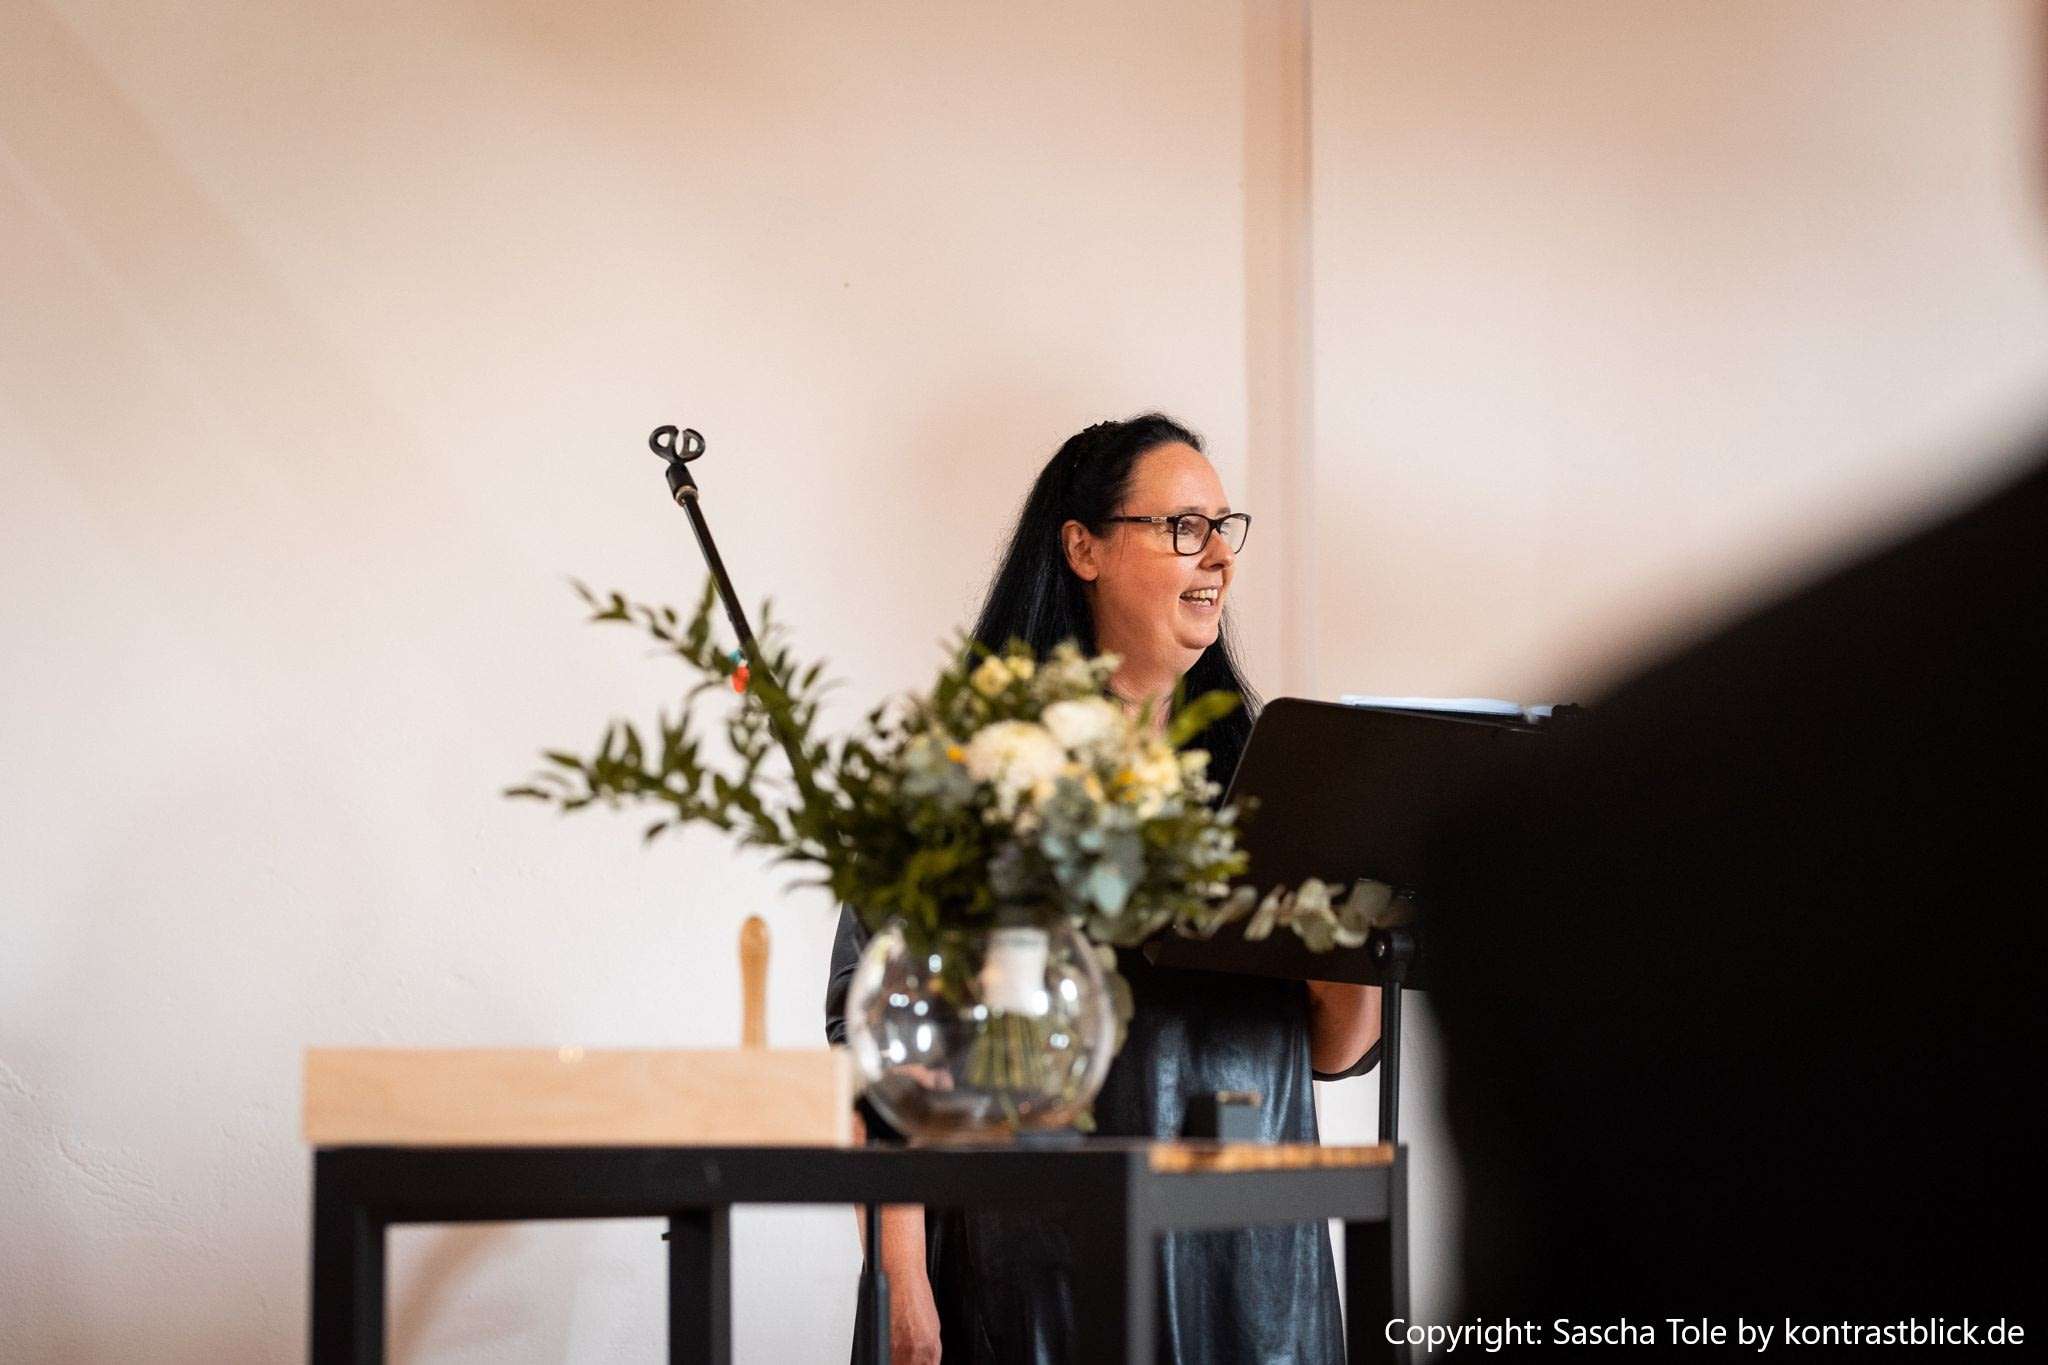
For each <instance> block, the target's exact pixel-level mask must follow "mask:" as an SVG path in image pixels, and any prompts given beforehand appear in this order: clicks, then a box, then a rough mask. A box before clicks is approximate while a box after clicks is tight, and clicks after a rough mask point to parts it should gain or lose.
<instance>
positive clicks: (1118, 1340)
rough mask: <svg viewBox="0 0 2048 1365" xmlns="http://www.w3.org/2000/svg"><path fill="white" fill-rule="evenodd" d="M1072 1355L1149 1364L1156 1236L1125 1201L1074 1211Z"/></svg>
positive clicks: (1118, 1364)
mask: <svg viewBox="0 0 2048 1365" xmlns="http://www.w3.org/2000/svg"><path fill="white" fill-rule="evenodd" d="M1068 1226H1069V1228H1070V1230H1071V1237H1072V1242H1071V1245H1072V1247H1073V1253H1074V1260H1073V1267H1074V1355H1073V1358H1074V1359H1075V1360H1086V1361H1091V1362H1093V1361H1101V1362H1103V1365H1153V1361H1154V1358H1155V1357H1154V1355H1153V1350H1154V1342H1155V1339H1156V1335H1157V1328H1158V1325H1157V1323H1155V1322H1154V1321H1153V1316H1154V1308H1153V1298H1152V1295H1153V1280H1154V1278H1155V1277H1156V1275H1157V1273H1158V1257H1159V1246H1158V1243H1159V1239H1158V1236H1157V1234H1156V1233H1154V1232H1153V1231H1152V1229H1151V1227H1150V1225H1149V1224H1148V1223H1146V1222H1144V1221H1143V1220H1141V1219H1136V1218H1134V1217H1133V1216H1132V1212H1131V1210H1130V1209H1129V1207H1128V1206H1127V1205H1126V1206H1124V1207H1119V1208H1116V1209H1114V1210H1109V1209H1099V1210H1090V1211H1087V1212H1084V1213H1081V1214H1079V1215H1078V1216H1076V1217H1074V1218H1073V1219H1072V1221H1071V1222H1070V1223H1069V1224H1068Z"/></svg>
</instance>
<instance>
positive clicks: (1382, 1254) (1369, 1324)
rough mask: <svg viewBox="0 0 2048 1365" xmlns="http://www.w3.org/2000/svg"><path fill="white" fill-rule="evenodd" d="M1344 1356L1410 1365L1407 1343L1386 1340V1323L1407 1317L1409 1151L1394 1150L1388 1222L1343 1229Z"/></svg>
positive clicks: (1358, 1364)
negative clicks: (1408, 1364) (1408, 1363)
mask: <svg viewBox="0 0 2048 1365" xmlns="http://www.w3.org/2000/svg"><path fill="white" fill-rule="evenodd" d="M1344 1307H1345V1310H1346V1311H1345V1314H1344V1355H1345V1359H1347V1360H1349V1361H1350V1362H1351V1365H1363V1362H1366V1361H1375V1362H1377V1361H1394V1362H1398V1365H1407V1362H1408V1358H1409V1351H1408V1347H1407V1344H1406V1343H1405V1342H1403V1343H1395V1342H1390V1341H1388V1340H1387V1324H1388V1323H1390V1322H1392V1321H1394V1320H1395V1319H1396V1318H1400V1319H1402V1320H1403V1321H1404V1323H1405V1320H1406V1319H1407V1317H1408V1152H1407V1149H1405V1148H1401V1147H1396V1148H1395V1149H1394V1163H1393V1165H1392V1166H1390V1167H1388V1168H1387V1217H1386V1220H1385V1221H1384V1222H1374V1223H1351V1222H1347V1223H1345V1224H1344Z"/></svg>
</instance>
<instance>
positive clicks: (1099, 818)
mask: <svg viewBox="0 0 2048 1365" xmlns="http://www.w3.org/2000/svg"><path fill="white" fill-rule="evenodd" d="M575 589H576V592H577V594H578V596H580V597H581V598H582V600H583V602H584V604H585V605H586V606H587V607H588V608H589V612H590V615H589V620H590V621H592V622H595V623H600V624H613V625H623V626H627V627H629V628H632V629H635V630H637V631H639V632H640V633H642V634H644V635H646V636H648V637H649V638H651V639H652V640H653V641H654V642H655V643H656V644H657V645H658V646H659V647H660V648H661V650H662V651H664V652H665V653H667V654H669V655H671V656H673V657H674V658H675V659H676V660H677V661H678V662H679V663H681V664H682V665H683V667H684V669H685V670H686V671H687V672H688V673H689V674H690V675H691V681H690V683H689V684H688V686H687V687H686V689H685V690H684V692H683V694H682V696H681V698H680V701H679V703H678V705H677V706H676V708H675V710H674V711H673V712H670V711H662V712H659V713H658V714H657V716H656V718H655V721H654V724H653V725H652V726H651V727H645V728H643V727H637V726H635V725H634V724H633V723H632V722H630V721H625V720H614V721H611V722H610V723H609V724H607V725H606V726H605V728H604V730H603V732H602V733H601V734H600V736H599V738H598V741H597V744H596V747H595V748H594V749H592V750H591V751H590V752H589V753H588V754H578V753H576V752H574V751H571V750H565V749H550V750H546V751H544V752H543V754H542V758H543V759H544V760H545V766H544V767H542V768H541V769H540V770H539V771H538V772H536V773H535V774H534V775H533V776H532V777H531V778H530V779H528V781H526V782H525V783H522V784H520V785H518V786H514V787H511V788H508V789H507V791H506V794H507V795H508V796H512V797H517V798H521V799H526V800H533V801H539V802H543V803H545V804H548V805H552V806H555V807H557V808H558V809H560V810H562V811H564V812H567V811H576V810H582V809H584V808H586V807H589V806H591V805H595V804H599V803H602V804H604V805H606V806H609V807H612V808H615V809H623V808H626V807H629V806H630V807H639V808H642V809H652V810H653V812H654V814H655V818H654V819H653V820H652V821H651V822H650V823H649V824H648V825H647V826H646V827H645V833H644V838H645V839H646V840H649V841H651V840H653V839H655V838H658V837H659V836H661V835H663V834H665V833H668V832H670V831H673V830H676V829H680V828H682V827H684V826H687V825H691V824H705V825H710V826H712V827H714V828H717V829H721V830H724V831H726V832H727V833H728V834H730V835H732V836H733V837H734V838H735V839H736V840H738V842H739V843H740V844H742V845H744V846H748V847H754V848H761V849H765V850H768V851H769V852H771V853H772V854H773V855H774V856H775V858H776V860H777V861H778V862H782V863H789V864H795V865H799V866H806V867H808V868H810V869H811V871H812V873H813V876H814V879H815V880H814V882H813V883H812V884H815V885H821V886H823V887H825V888H828V889H829V890H830V891H831V893H832V894H833V896H834V897H835V898H836V899H838V900H840V901H842V902H844V903H845V904H848V905H851V906H853V907H854V908H855V910H856V911H857V912H858V913H859V914H860V916H861V917H862V919H863V920H864V921H865V922H866V923H867V925H868V926H869V928H870V929H871V930H878V929H880V928H881V927H882V926H883V925H885V924H887V923H888V922H889V921H891V920H896V919H900V920H901V921H903V923H904V927H905V933H906V935H908V936H909V938H910V940H911V942H912V943H913V945H915V944H917V943H920V942H928V941H930V940H931V938H932V937H933V936H935V935H937V934H939V933H940V932H942V931H951V930H957V929H961V928H968V927H973V926H975V925H978V924H987V923H990V922H992V921H993V920H994V918H995V916H996V914H997V912H998V910H999V909H1000V908H1001V907H1002V906H1004V905H1005V904H1025V905H1033V906H1041V907H1045V908H1048V909H1053V910H1058V911H1061V912H1064V913H1066V914H1068V915H1071V916H1073V917H1074V918H1075V919H1076V920H1077V921H1078V922H1079V923H1080V924H1081V926H1082V927H1083V929H1084V931H1085V932H1086V933H1087V934H1088V935H1089V936H1090V937H1091V938H1092V939H1094V940H1095V941H1096V942H1097V943H1099V944H1107V945H1123V946H1129V945H1135V944H1137V943H1139V942H1142V941H1143V940H1144V939H1146V938H1148V937H1150V936H1151V935H1153V934H1155V933H1157V932H1159V931H1160V930H1161V929H1165V928H1169V927H1171V928H1173V929H1175V930H1177V931H1179V932H1181V933H1184V934H1193V935H1201V936H1206V935H1209V934H1213V933H1215V932H1216V930H1217V929H1219V928H1221V927H1222V926H1223V925H1224V924H1227V923H1231V922H1233V921H1235V920H1238V919H1243V918H1245V917H1247V916H1250V917H1251V922H1250V924H1248V926H1247V928H1248V931H1249V930H1253V929H1256V930H1258V931H1259V932H1260V933H1262V934H1263V933H1267V932H1271V930H1272V928H1273V927H1274V926H1276V925H1279V924H1285V925H1287V926H1289V927H1291V928H1292V929H1293V930H1294V931H1295V932H1297V933H1298V934H1300V936H1301V937H1302V939H1303V941H1304V942H1305V943H1307V944H1308V945H1309V946H1310V947H1312V948H1318V949H1327V948H1330V947H1334V946H1339V945H1348V944H1352V943H1355V942H1362V941H1363V934H1364V931H1365V928H1368V927H1370V924H1371V922H1372V916H1373V915H1374V914H1376V913H1379V912H1381V911H1384V910H1385V909H1386V902H1385V901H1379V902H1374V901H1372V899H1371V897H1370V896H1367V897H1366V898H1365V899H1363V900H1361V899H1360V894H1359V893H1354V894H1353V896H1352V897H1351V899H1350V900H1349V901H1347V902H1346V903H1345V904H1343V905H1341V906H1339V905H1334V904H1332V901H1331V896H1330V892H1329V889H1328V888H1324V887H1322V885H1321V884H1320V883H1315V882H1311V883H1308V884H1306V885H1304V887H1302V888H1301V889H1300V891H1299V892H1295V893H1289V894H1286V895H1279V894H1278V893H1276V896H1269V897H1268V898H1267V900H1266V902H1265V903H1263V904H1261V905H1257V906H1254V905H1253V904H1252V903H1251V898H1250V894H1249V893H1248V892H1245V891H1240V892H1238V893H1236V894H1234V895H1227V894H1226V892H1227V889H1228V888H1227V884H1228V882H1229V881H1230V879H1231V878H1233V877H1235V876H1236V875H1238V874H1239V873H1240V872H1242V871H1243V870H1244V866H1245V858H1244V854H1243V852H1242V851H1241V850H1240V849H1239V848H1238V847H1237V841H1236V819H1237V812H1236V811H1235V810H1233V809H1228V808H1226V809H1223V810H1220V811H1219V810H1216V809H1214V808H1213V807H1212V805H1211V802H1212V801H1213V799H1214V797H1215V795H1216V793H1217V789H1216V787H1215V785H1214V784H1213V783H1211V782H1210V781H1209V780H1208V777H1207V773H1206V766H1207V755H1206V754H1203V753H1201V752H1199V751H1193V750H1188V749H1186V747H1185V746H1186V745H1187V744H1188V743H1189V742H1190V741H1191V740H1193V739H1194V738H1195V736H1197V735H1198V734H1200V733H1201V731H1202V730H1203V729H1204V728H1206V727H1207V726H1208V725H1209V724H1210V723H1211V722H1212V721H1214V720H1216V719H1217V718H1219V717H1221V716H1224V715H1227V714H1228V713H1229V712H1230V710H1231V709H1232V708H1233V707H1235V706H1237V705H1238V704H1239V699H1238V698H1237V697H1236V696H1234V695H1232V694H1228V693H1210V694H1208V695H1205V696H1201V697H1196V698H1193V699H1191V700H1184V699H1183V698H1182V697H1180V696H1179V695H1178V694H1176V697H1175V698H1174V702H1175V705H1174V707H1173V710H1172V721H1171V723H1170V725H1168V726H1167V727H1166V728H1165V730H1164V733H1161V732H1160V730H1159V728H1158V727H1156V726H1155V725H1154V724H1153V718H1152V716H1151V713H1150V710H1149V708H1147V710H1146V711H1145V712H1144V713H1143V714H1141V715H1140V716H1139V717H1138V718H1136V719H1135V720H1134V719H1133V718H1131V717H1129V716H1128V715H1126V714H1125V712H1124V711H1123V709H1122V707H1121V706H1120V705H1119V704H1117V703H1115V702H1113V701H1111V700H1109V697H1108V681H1109V678H1110V676H1111V674H1112V673H1113V672H1114V671H1115V668H1116V663H1117V661H1116V660H1115V659H1114V658H1113V657H1110V656H1104V657H1102V658H1096V659H1089V658H1085V657H1083V656H1082V655H1081V654H1080V652H1079V651H1078V650H1077V649H1075V648H1074V647H1073V646H1072V645H1071V644H1069V645H1063V646H1061V647H1060V648H1058V649H1056V650H1055V651H1054V652H1053V654H1052V655H1051V656H1050V657H1049V658H1047V659H1045V660H1043V661H1039V660H1037V659H1035V658H1034V657H1033V655H1032V653H1031V651H1030V650H1029V648H1027V647H1026V646H1025V645H1023V644H1022V643H1021V642H1017V641H1013V642H1011V643H1010V645H1009V646H1008V647H1007V648H1006V649H1004V650H1002V651H989V650H987V649H984V648H982V647H981V646H980V645H978V644H975V643H973V642H970V641H967V640H966V639H964V638H962V639H960V640H957V641H956V642H955V644H954V646H953V647H952V648H951V650H950V651H949V655H948V658H949V662H948V663H947V666H946V667H945V668H944V669H942V670H941V672H940V673H939V675H938V678H937V680H936V682H935V683H934V685H933V687H932V690H931V692H930V693H929V694H927V695H924V696H915V697H908V698H903V699H899V700H898V701H895V702H893V703H887V704H884V705H882V706H879V707H877V708H875V709H874V710H873V711H870V712H869V713H868V714H867V716H866V718H865V720H864V722H863V723H862V724H861V725H860V726H859V727H858V728H857V729H856V730H855V731H854V732H853V733H851V734H849V735H846V736H842V737H837V738H831V737H822V736H820V735H819V734H818V733H817V730H818V714H819V708H820V704H821V702H822V700H823V698H824V697H825V695H826V694H827V692H828V691H829V689H830V687H831V684H830V683H828V682H826V681H825V680H824V666H823V664H822V663H819V662H815V661H813V662H808V663H807V662H804V661H802V660H800V659H798V658H797V657H796V656H795V655H794V653H793V652H792V651H791V650H790V649H789V648H788V646H787V645H786V644H785V643H784V642H783V638H782V636H783V632H782V629H781V626H780V623H779V622H778V621H777V620H776V618H775V617H774V614H773V610H772V604H770V603H765V602H764V603H763V604H762V607H761V611H760V626H759V630H758V633H757V646H758V649H759V651H760V658H759V664H758V666H756V667H754V668H752V669H750V670H749V672H748V674H747V677H746V679H745V683H744V689H743V692H739V693H736V692H735V691H734V690H733V687H732V684H733V679H734V675H735V672H736V668H737V665H736V664H735V661H734V659H733V652H732V650H731V648H730V646H727V645H724V644H722V643H720V642H719V640H718V639H717V638H716V636H717V630H716V627H715V622H714V612H715V610H716V608H717V605H718V602H717V596H716V593H715V591H714V589H713V587H712V585H711V584H710V582H709V581H708V580H707V582H706V584H705V588H704V591H703V593H702V594H701V595H700V596H699V598H698V600H697V603H696V607H695V609H694V610H693V611H692V612H691V614H690V616H689V617H688V618H687V619H684V618H683V617H681V616H680V615H679V614H678V613H677V612H676V611H675V610H674V609H673V608H670V607H665V606H652V605H647V604H643V603H638V602H633V601H629V600H628V599H627V598H626V597H624V596H623V595H622V594H620V593H617V592H613V593H609V594H603V595H600V594H598V593H595V592H593V591H591V590H590V589H589V588H587V587H585V586H584V585H583V584H581V583H577V584H575ZM707 713H715V715H714V718H713V719H710V720H706V719H705V715H706V714H707ZM707 732H710V739H709V740H707ZM1121 985H1122V983H1121V982H1120V981H1116V982H1114V983H1113V989H1114V988H1116V987H1120V986H1121ZM1119 998H1120V999H1125V1000H1127V994H1125V993H1123V992H1121V991H1120V992H1119Z"/></svg>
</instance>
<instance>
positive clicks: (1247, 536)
mask: <svg viewBox="0 0 2048 1365" xmlns="http://www.w3.org/2000/svg"><path fill="white" fill-rule="evenodd" d="M1182 517H1193V518H1195V519H1196V520H1198V521H1206V522H1208V523H1209V533H1208V535H1205V536H1203V537H1202V541H1201V543H1200V544H1199V545H1197V546H1195V548H1194V549H1192V550H1183V549H1181V548H1180V535H1179V532H1178V531H1175V532H1174V533H1173V534H1172V535H1171V536H1170V537H1169V539H1171V540H1172V542H1173V552H1174V553H1175V554H1177V555H1179V556H1181V557H1182V558H1183V559H1186V558H1189V557H1191V556H1193V555H1198V554H1200V553H1202V551H1204V550H1206V549H1208V548H1209V538H1210V536H1218V535H1222V534H1223V523H1224V522H1226V521H1242V522H1243V523H1244V539H1242V540H1240V541H1239V542H1238V543H1237V544H1236V545H1234V546H1231V550H1230V552H1231V553H1232V554H1242V553H1243V552H1244V547H1245V546H1246V545H1249V544H1250V543H1251V538H1252V514H1251V513H1249V512H1225V513H1224V514H1223V515H1222V516H1220V517H1212V516H1210V515H1209V514H1208V513H1207V512H1168V513H1163V514H1161V515H1159V516H1156V517H1104V518H1103V520H1104V521H1135V522H1142V523H1144V524H1147V525H1151V526H1172V524H1173V523H1174V522H1176V521H1179V520H1180V519H1181V518H1182ZM1223 543H1224V544H1225V545H1230V542H1229V541H1228V540H1225V541H1224V542H1223Z"/></svg>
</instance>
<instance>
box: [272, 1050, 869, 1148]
mask: <svg viewBox="0 0 2048 1365" xmlns="http://www.w3.org/2000/svg"><path fill="white" fill-rule="evenodd" d="M853 1098H854V1084H853V1067H852V1064H851V1060H850V1059H849V1058H848V1057H847V1055H846V1053H845V1050H844V1049H833V1050H831V1051H826V1050H823V1049H801V1050H799V1049H769V1048H726V1049H709V1050H703V1051H661V1050H651V1049H610V1048H591V1049H588V1050H586V1049H584V1048H577V1047H565V1048H308V1049H307V1050H306V1073H305V1136H306V1141H308V1142H310V1143H312V1144H314V1145H315V1146H321V1147H344V1146H406V1147H410V1146H452V1147H471V1146H476V1147H482V1146H518V1147H541V1146H668V1145H690V1144H700V1143H701V1144H709V1145H723V1146H731V1145H737V1144H745V1143H760V1144H764V1145H767V1144H772V1145H777V1146H791V1145H795V1146H803V1145H813V1144H815V1145H820V1146H834V1147H845V1146H850V1145H851V1144H852V1142H853Z"/></svg>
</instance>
